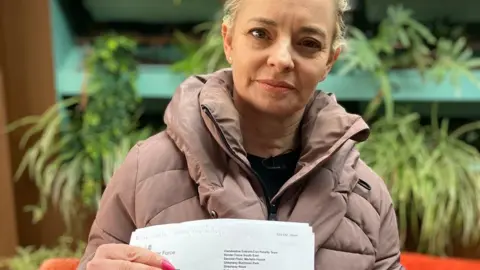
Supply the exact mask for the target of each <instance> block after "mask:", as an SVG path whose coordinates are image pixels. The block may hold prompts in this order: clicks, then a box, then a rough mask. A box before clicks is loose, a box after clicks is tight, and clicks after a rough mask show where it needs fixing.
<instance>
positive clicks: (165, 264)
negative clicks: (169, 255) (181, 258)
mask: <svg viewBox="0 0 480 270" xmlns="http://www.w3.org/2000/svg"><path fill="white" fill-rule="evenodd" d="M161 267H162V270H176V269H175V267H174V266H173V265H172V264H171V263H170V262H169V261H167V260H165V259H163V260H162V263H161Z"/></svg>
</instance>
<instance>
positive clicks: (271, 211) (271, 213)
mask: <svg viewBox="0 0 480 270" xmlns="http://www.w3.org/2000/svg"><path fill="white" fill-rule="evenodd" d="M201 108H202V110H203V111H204V112H205V114H206V115H207V116H208V118H210V120H211V121H212V122H213V124H214V125H215V128H216V129H217V131H218V133H219V134H220V138H221V139H222V141H223V144H224V145H225V146H226V148H227V149H228V151H229V152H230V155H231V156H232V157H233V158H234V159H235V160H236V161H237V163H239V164H240V165H241V167H243V169H244V170H245V171H246V172H247V173H249V174H251V176H252V177H253V178H254V179H255V180H256V181H257V183H259V184H260V186H261V188H262V192H263V198H264V199H265V204H266V206H267V214H268V220H276V219H277V213H276V212H277V211H276V207H273V206H272V204H271V203H270V200H269V199H268V197H267V188H266V187H265V185H264V184H263V182H262V181H260V176H259V175H258V173H257V172H255V171H254V170H253V169H252V168H251V167H250V166H249V165H248V164H247V163H246V162H244V161H243V160H242V159H241V158H240V157H239V156H238V155H237V154H236V153H235V151H233V149H232V148H231V147H230V144H228V142H227V139H226V138H225V135H224V134H223V132H222V129H221V128H220V126H219V125H218V123H217V121H215V117H213V115H212V113H211V112H210V110H209V109H208V107H207V106H205V105H201ZM259 199H260V198H259Z"/></svg>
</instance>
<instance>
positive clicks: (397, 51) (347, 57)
mask: <svg viewBox="0 0 480 270" xmlns="http://www.w3.org/2000/svg"><path fill="white" fill-rule="evenodd" d="M412 16H413V12H412V11H411V10H408V9H405V8H403V7H402V6H391V7H389V8H388V11H387V17H386V18H385V19H384V20H382V22H381V23H380V25H379V28H378V33H377V34H376V35H375V36H373V37H371V38H367V36H366V35H365V34H364V33H363V32H362V31H360V30H359V29H357V28H355V27H352V26H351V27H350V31H349V33H350V37H349V38H348V45H347V50H346V51H345V52H344V53H342V54H341V57H340V63H341V65H342V66H341V68H340V71H338V72H339V74H341V75H345V74H347V73H349V72H352V71H364V72H368V73H371V74H373V76H374V77H375V78H376V79H377V81H378V82H379V91H378V94H377V96H376V97H375V98H374V99H373V100H372V101H371V102H370V104H369V106H368V108H367V110H366V111H365V115H364V117H365V118H366V119H370V118H371V117H372V116H373V115H374V114H375V113H376V111H377V109H378V107H379V106H380V105H381V104H382V103H383V104H384V105H385V113H386V116H387V117H393V115H394V111H395V109H394V104H395V103H394V101H393V99H392V83H391V81H390V78H389V74H388V73H389V71H390V70H392V69H395V68H416V69H417V70H418V71H419V72H420V73H421V74H425V75H427V76H426V77H427V79H428V78H430V79H433V80H434V81H436V82H440V81H443V80H445V79H448V78H449V79H450V81H451V82H452V84H453V85H454V86H455V85H456V84H457V83H458V80H459V78H460V77H461V76H466V77H467V78H469V79H470V80H471V81H472V82H473V83H475V84H476V85H480V82H479V81H478V80H477V79H476V78H475V77H474V76H473V74H472V72H471V69H472V68H477V67H480V59H478V58H473V57H472V55H473V53H472V50H471V49H470V48H468V47H467V46H466V45H467V44H466V39H465V37H460V38H458V39H457V40H456V41H454V40H449V39H446V38H439V39H437V38H436V37H435V36H434V35H433V34H432V33H431V32H430V30H429V29H428V28H427V27H426V26H424V25H422V24H421V23H420V22H418V21H416V20H415V19H413V17H412Z"/></svg>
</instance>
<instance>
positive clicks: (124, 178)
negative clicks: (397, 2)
mask: <svg viewBox="0 0 480 270" xmlns="http://www.w3.org/2000/svg"><path fill="white" fill-rule="evenodd" d="M346 8H347V3H346V0H262V1H259V0H227V1H226V3H225V19H224V23H223V26H222V34H223V40H224V50H225V55H226V57H227V59H228V61H229V62H230V64H231V68H229V69H225V70H219V71H217V72H215V73H213V74H208V75H202V76H193V77H190V78H188V79H187V80H186V81H185V82H184V83H182V85H180V86H179V88H178V89H177V91H176V93H175V95H174V96H173V98H172V100H171V102H170V104H169V106H168V108H167V110H166V112H165V119H164V120H165V123H166V125H167V128H166V130H165V131H164V132H161V133H159V134H157V135H155V136H153V137H151V138H149V139H148V140H146V141H143V142H140V143H138V144H137V145H136V146H135V147H134V148H133V149H132V150H131V152H130V153H129V155H128V156H127V158H126V160H125V161H124V164H123V165H122V166H121V168H120V169H119V170H118V171H117V172H116V173H115V175H114V176H113V178H112V180H111V181H110V183H109V185H108V187H107V189H106V191H105V193H104V194H103V198H102V201H101V206H100V209H99V211H98V214H97V217H96V220H95V222H94V224H93V226H92V228H91V232H90V237H89V242H88V246H87V248H86V251H85V255H84V257H83V259H82V262H81V265H80V267H79V269H89V270H93V269H163V270H170V269H174V267H173V266H172V265H171V264H170V263H169V262H168V261H167V260H166V259H164V258H162V257H160V256H159V255H157V254H154V253H152V252H150V251H148V250H143V249H140V248H136V247H131V246H129V245H128V242H129V239H130V235H131V233H132V232H133V231H134V230H135V229H136V228H141V227H146V226H151V225H157V224H166V223H174V222H182V221H189V220H198V219H210V218H241V219H265V220H266V219H276V220H281V221H294V222H307V223H309V224H310V225H311V226H312V227H313V230H314V232H315V250H316V253H315V266H316V269H328V270H367V269H374V270H397V269H402V266H401V265H400V262H399V260H400V259H399V258H400V247H399V236H398V231H397V221H396V217H395V211H394V208H393V207H392V200H391V197H390V195H389V192H388V190H387V188H386V186H385V184H384V182H383V181H382V179H380V178H379V177H378V176H377V175H376V174H375V173H374V172H373V171H372V170H371V169H370V168H369V167H368V166H367V165H365V163H364V162H363V161H362V160H361V159H360V156H359V153H358V152H357V150H356V149H355V144H356V143H357V142H360V141H364V140H366V139H367V137H368V135H369V128H368V126H367V124H366V123H365V122H364V121H363V120H362V118H361V117H360V116H357V115H352V114H349V113H347V112H346V111H345V110H344V109H343V108H342V107H341V106H340V105H338V104H337V102H336V101H335V99H334V98H333V97H332V96H329V95H327V94H325V93H323V92H319V91H315V88H316V86H317V84H318V83H319V82H321V81H323V80H324V79H325V78H326V77H327V75H328V73H329V71H330V70H331V68H332V65H333V64H334V63H335V61H336V59H337V57H338V56H339V54H340V53H341V48H342V44H343V35H344V25H343V19H342V15H343V13H344V12H345V10H346ZM359 91H361V89H359ZM292 260H295V258H292ZM199 269H202V267H201V265H199ZM300 270H302V269H300Z"/></svg>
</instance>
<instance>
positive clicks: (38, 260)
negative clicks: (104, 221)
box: [0, 236, 85, 270]
mask: <svg viewBox="0 0 480 270" xmlns="http://www.w3.org/2000/svg"><path fill="white" fill-rule="evenodd" d="M84 250H85V243H84V242H81V241H80V242H74V241H73V240H72V238H70V237H67V236H62V237H60V238H59V240H58V244H57V245H56V246H55V247H51V248H48V247H45V246H41V247H34V246H28V247H18V248H17V252H16V254H15V255H14V256H12V257H9V258H3V259H1V260H0V268H2V269H3V268H6V269H9V270H38V269H40V270H53V269H57V270H58V269H61V270H70V269H71V270H73V269H76V266H78V263H79V261H80V258H81V256H82V254H83V252H84ZM54 267H56V268H54Z"/></svg>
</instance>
